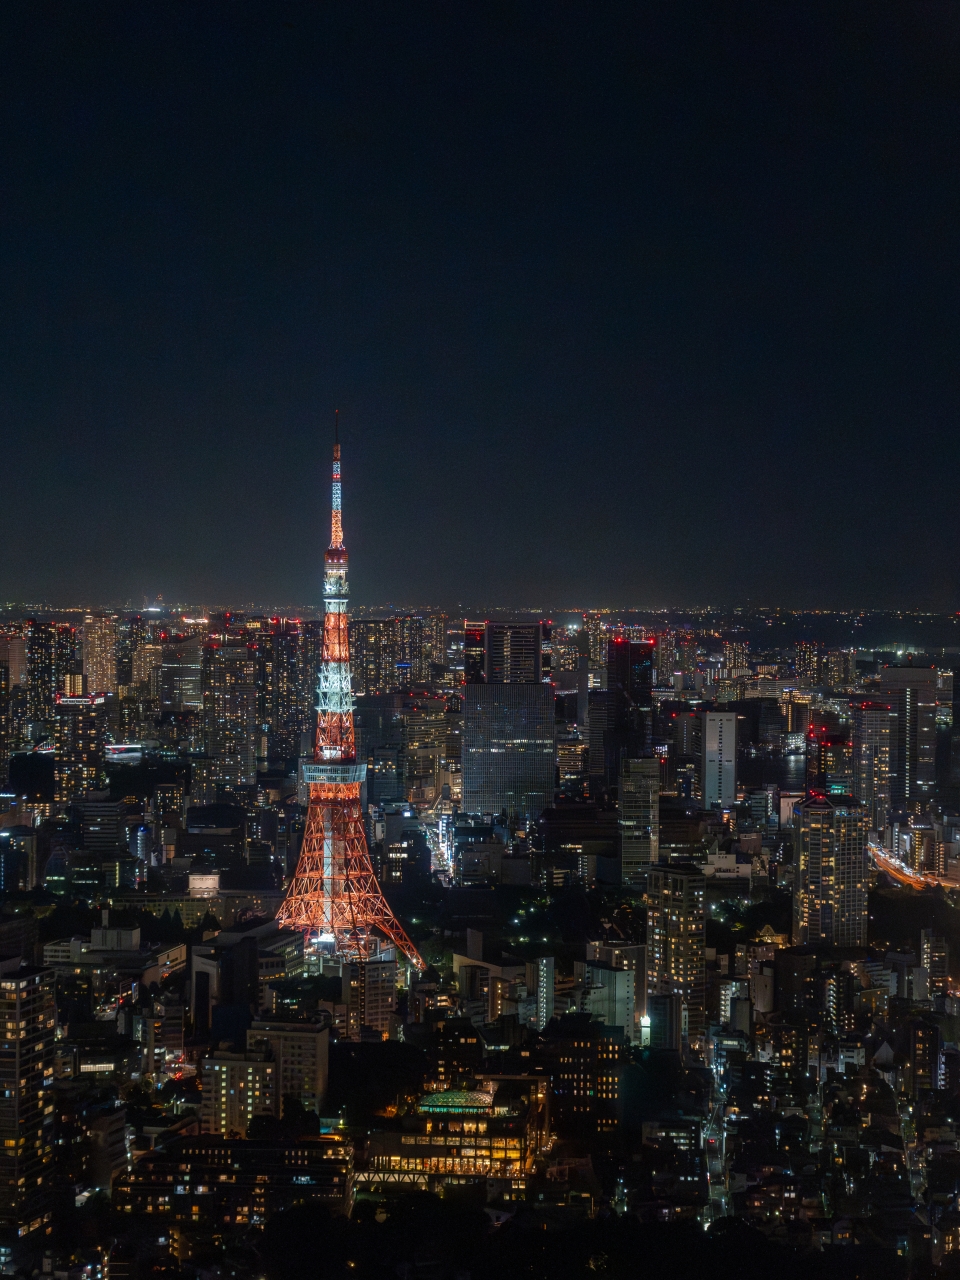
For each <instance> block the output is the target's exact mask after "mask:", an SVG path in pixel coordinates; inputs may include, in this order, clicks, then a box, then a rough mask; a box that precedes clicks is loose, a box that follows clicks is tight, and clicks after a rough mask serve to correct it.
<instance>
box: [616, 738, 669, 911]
mask: <svg viewBox="0 0 960 1280" xmlns="http://www.w3.org/2000/svg"><path fill="white" fill-rule="evenodd" d="M619 796H620V802H619V803H620V869H621V875H622V878H623V883H624V884H625V885H632V886H642V885H643V884H644V883H645V882H646V876H647V872H648V871H649V870H650V867H651V866H652V865H653V864H654V863H655V862H656V861H657V858H658V857H659V852H660V761H659V760H658V759H656V758H655V757H654V758H650V759H645V760H631V759H629V758H626V759H624V760H623V761H622V763H621V765H620V789H619Z"/></svg>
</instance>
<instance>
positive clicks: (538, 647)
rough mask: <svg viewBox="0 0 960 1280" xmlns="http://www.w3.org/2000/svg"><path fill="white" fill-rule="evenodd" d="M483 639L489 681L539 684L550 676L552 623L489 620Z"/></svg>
mask: <svg viewBox="0 0 960 1280" xmlns="http://www.w3.org/2000/svg"><path fill="white" fill-rule="evenodd" d="M483 643H484V655H483V675H484V679H485V681H486V682H487V684H538V683H540V682H541V681H548V680H550V678H551V675H552V668H551V628H550V625H549V623H546V622H488V623H487V624H486V627H485V629H484V641H483Z"/></svg>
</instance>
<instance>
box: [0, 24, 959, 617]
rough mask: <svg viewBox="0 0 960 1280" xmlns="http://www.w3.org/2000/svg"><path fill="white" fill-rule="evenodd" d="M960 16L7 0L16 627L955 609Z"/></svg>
mask: <svg viewBox="0 0 960 1280" xmlns="http://www.w3.org/2000/svg"><path fill="white" fill-rule="evenodd" d="M958 68H960V7H958V6H957V5H956V4H955V3H949V4H946V3H936V2H931V3H924V4H921V5H917V4H915V3H912V2H911V3H903V4H890V3H884V2H883V0H868V2H865V3H860V4H847V3H842V2H838V0H831V2H830V3H825V4H817V3H802V4H799V3H798V4H790V3H783V4H776V3H774V4H771V3H769V0H759V2H756V3H750V2H746V3H738V4H713V5H709V4H698V3H687V4H672V3H666V4H664V3H663V0H657V2H656V3H651V4H645V3H630V4H619V3H616V0H604V2H603V3H600V4H597V3H593V2H592V0H591V2H589V3H588V2H584V3H563V2H560V0H558V2H556V3H545V4H536V3H525V2H523V0H504V2H503V3H485V4H480V3H449V0H443V2H442V3H434V4H432V3H415V4H412V5H406V4H401V3H395V4H380V5H374V4H365V3H362V2H358V0H345V2H342V3H340V2H337V0H334V2H332V3H320V2H319V0H317V2H311V3H307V2H304V3H296V4H294V3H281V2H279V0H277V2H273V3H263V4H250V3H244V2H242V0H230V2H229V3H227V2H224V3H217V2H216V0H196V2H194V3H187V2H185V0H162V2H161V0H157V2H155V3H150V2H149V0H136V2H134V0H124V2H123V3H115V4H109V3H99V2H97V0H82V2H80V0H78V2H76V3H69V2H68V0H64V2H62V3H52V2H46V3H45V2H43V0H24V2H22V3H20V2H18V0H6V2H5V3H4V5H3V6H2V11H0V111H2V127H0V290H2V298H0V437H2V449H3V461H4V473H3V487H2V496H0V535H2V554H0V598H5V599H8V600H10V599H13V600H38V599H43V598H46V599H57V600H60V601H64V602H66V601H87V602H89V601H96V600H100V601H108V600H112V601H120V600H123V599H126V598H131V599H133V600H134V601H135V602H138V601H139V600H140V599H141V597H142V595H143V593H145V592H149V593H151V594H153V593H155V592H158V591H160V592H163V593H164V595H165V596H167V597H168V598H175V599H183V600H191V601H197V602H200V601H207V602H210V601H237V602H239V601H245V600H260V601H263V602H266V603H270V602H286V601H289V602H293V601H301V602H310V601H314V600H318V599H319V582H320V554H321V551H322V548H323V545H324V541H325V523H324V521H325V512H324V504H325V502H326V489H325V487H324V486H325V485H326V479H327V475H328V466H327V456H328V443H329V438H330V420H331V414H332V410H333V408H334V406H338V407H339V408H340V410H341V412H342V420H343V439H344V445H345V448H344V454H345V471H346V482H347V483H346V486H345V501H346V530H347V541H348V546H349V549H350V551H351V554H352V562H353V589H354V596H355V598H356V599H358V600H360V601H363V602H366V603H375V602H378V601H386V600H393V601H399V602H422V603H431V602H437V603H453V602H455V601H470V602H477V603H480V602H488V603H491V604H495V603H504V604H507V605H517V606H519V605H523V604H529V605H533V606H543V607H548V606H553V607H560V606H564V605H566V606H571V607H572V606H576V605H581V606H583V605H590V604H595V605H602V604H611V605H624V606H625V605H631V604H635V605H658V604H667V603H695V602H706V601H712V602H731V603H737V602H743V601H746V600H747V599H748V598H749V599H752V600H754V601H767V602H774V603H784V604H806V605H817V604H821V605H824V606H838V605H844V604H854V605H876V606H883V605H887V604H896V605H918V606H930V607H955V606H960V574H958V569H957V555H956V552H957V540H958V539H957V535H958V516H957V508H958V497H957V487H958V486H957V470H958V469H957V463H958V455H960V446H958V410H960V365H958V356H960V351H958V338H960V304H958V298H960V292H958V286H960V70H958Z"/></svg>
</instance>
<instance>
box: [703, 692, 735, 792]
mask: <svg viewBox="0 0 960 1280" xmlns="http://www.w3.org/2000/svg"><path fill="white" fill-rule="evenodd" d="M701 744H702V745H701V750H702V753H703V755H702V765H701V769H700V787H701V791H702V803H703V807H704V808H705V809H711V808H713V806H714V805H720V807H721V808H727V807H728V806H729V805H732V804H735V803H736V799H737V717H736V716H735V715H732V714H731V713H729V712H725V711H705V712H704V713H703V724H702V728H701Z"/></svg>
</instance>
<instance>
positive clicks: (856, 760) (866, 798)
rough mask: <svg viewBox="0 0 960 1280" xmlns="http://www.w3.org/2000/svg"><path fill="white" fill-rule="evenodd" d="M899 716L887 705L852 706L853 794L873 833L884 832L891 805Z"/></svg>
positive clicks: (862, 704) (878, 703)
mask: <svg viewBox="0 0 960 1280" xmlns="http://www.w3.org/2000/svg"><path fill="white" fill-rule="evenodd" d="M896 743H897V713H896V712H895V711H894V710H893V709H892V707H891V706H890V705H889V704H888V703H886V702H860V703H857V704H855V705H854V707H853V794H854V796H855V797H856V799H857V800H859V801H860V803H861V804H862V805H863V807H864V809H865V810H866V814H867V823H868V826H869V827H870V829H871V830H873V831H883V828H884V826H885V825H886V821H887V813H888V811H889V809H890V804H891V787H892V783H893V776H892V775H893V763H894V759H895V752H896Z"/></svg>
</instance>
